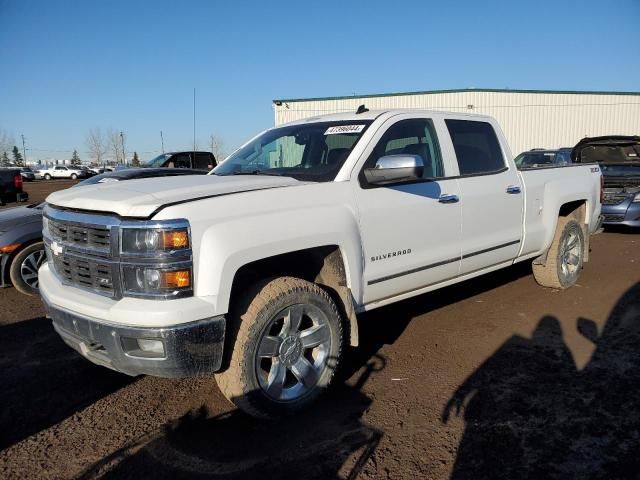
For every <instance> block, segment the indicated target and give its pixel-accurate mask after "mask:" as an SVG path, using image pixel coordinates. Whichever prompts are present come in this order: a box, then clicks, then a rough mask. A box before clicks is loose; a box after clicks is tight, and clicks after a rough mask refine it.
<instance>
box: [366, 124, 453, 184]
mask: <svg viewBox="0 0 640 480" xmlns="http://www.w3.org/2000/svg"><path fill="white" fill-rule="evenodd" d="M402 154H405V155H419V156H420V158H422V162H423V163H424V171H423V174H422V177H423V178H439V177H442V176H443V174H444V170H443V168H442V157H441V154H440V146H439V144H438V137H437V136H436V132H435V129H434V127H433V122H432V121H431V120H429V119H411V120H401V121H399V122H397V123H395V124H393V125H392V126H391V127H390V128H389V129H388V130H387V131H386V132H385V134H384V135H383V136H382V138H381V139H380V141H379V142H378V144H377V145H376V147H375V148H374V150H373V152H372V153H371V156H370V157H369V158H368V159H367V162H366V163H365V166H364V168H365V169H366V168H374V167H375V165H376V162H377V161H378V159H379V158H380V157H384V156H385V155H402Z"/></svg>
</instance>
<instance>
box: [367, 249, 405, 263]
mask: <svg viewBox="0 0 640 480" xmlns="http://www.w3.org/2000/svg"><path fill="white" fill-rule="evenodd" d="M410 253H411V249H410V248H407V249H406V250H398V251H396V252H389V253H383V254H382V255H376V256H374V257H371V261H372V262H377V261H379V260H386V259H388V258H393V257H400V256H401V255H409V254H410Z"/></svg>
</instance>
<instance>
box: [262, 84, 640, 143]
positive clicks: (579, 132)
mask: <svg viewBox="0 0 640 480" xmlns="http://www.w3.org/2000/svg"><path fill="white" fill-rule="evenodd" d="M362 104H365V105H366V106H367V108H369V109H371V110H374V109H375V110H377V109H388V108H423V109H430V110H445V111H452V112H469V113H481V114H486V115H491V116H492V117H495V118H496V119H497V120H498V122H499V123H500V125H501V126H502V129H503V130H504V133H505V135H506V136H507V139H508V140H509V143H510V145H511V149H512V151H513V154H514V155H517V154H518V153H520V152H522V151H524V150H528V149H531V148H558V147H572V146H573V145H575V144H576V143H577V142H578V140H580V139H581V138H583V137H585V136H591V137H593V136H599V135H640V94H639V95H628V94H627V95H620V94H619V95H616V94H575V93H544V92H542V93H533V92H487V91H481V90H477V91H470V92H443V93H421V94H410V95H394V96H376V97H364V98H359V97H353V98H345V99H328V100H322V99H318V100H308V101H307V100H300V101H293V102H283V104H282V105H279V106H278V105H274V108H275V123H276V125H281V124H283V123H287V122H291V121H294V120H299V119H302V118H306V117H313V116H316V115H323V114H327V113H336V112H344V111H354V112H355V110H356V109H357V108H358V106H359V105H362ZM470 105H472V106H473V107H472V108H469V107H468V106H470ZM287 107H288V108H287Z"/></svg>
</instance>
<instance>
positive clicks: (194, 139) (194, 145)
mask: <svg viewBox="0 0 640 480" xmlns="http://www.w3.org/2000/svg"><path fill="white" fill-rule="evenodd" d="M195 154H196V87H193V155H194V159H195Z"/></svg>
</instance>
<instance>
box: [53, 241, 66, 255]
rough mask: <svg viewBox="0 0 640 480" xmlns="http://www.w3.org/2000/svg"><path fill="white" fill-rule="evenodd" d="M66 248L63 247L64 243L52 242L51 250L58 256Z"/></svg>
mask: <svg viewBox="0 0 640 480" xmlns="http://www.w3.org/2000/svg"><path fill="white" fill-rule="evenodd" d="M63 250H64V249H63V248H62V245H58V244H57V243H56V242H53V243H52V244H51V252H52V253H53V254H54V255H55V256H56V257H57V256H58V255H60V254H61V253H62V251H63Z"/></svg>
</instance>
